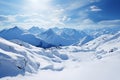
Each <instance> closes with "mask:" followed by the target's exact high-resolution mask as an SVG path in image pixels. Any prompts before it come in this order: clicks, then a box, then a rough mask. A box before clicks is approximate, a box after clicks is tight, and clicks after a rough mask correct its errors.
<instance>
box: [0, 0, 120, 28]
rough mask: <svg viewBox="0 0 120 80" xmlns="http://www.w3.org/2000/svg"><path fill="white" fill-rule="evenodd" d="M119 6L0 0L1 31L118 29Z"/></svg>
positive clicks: (97, 0) (93, 1)
mask: <svg viewBox="0 0 120 80" xmlns="http://www.w3.org/2000/svg"><path fill="white" fill-rule="evenodd" d="M119 4H120V0H0V28H8V27H14V26H16V25H17V26H20V27H22V28H30V27H32V26H39V27H43V28H50V27H71V28H79V29H84V28H100V27H110V26H119V25H120V5H119ZM106 23H107V24H106Z"/></svg>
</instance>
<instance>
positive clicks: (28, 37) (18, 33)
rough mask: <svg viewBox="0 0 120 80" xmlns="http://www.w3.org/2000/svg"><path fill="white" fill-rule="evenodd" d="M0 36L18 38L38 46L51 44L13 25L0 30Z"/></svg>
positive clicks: (45, 46) (11, 38) (8, 38)
mask: <svg viewBox="0 0 120 80" xmlns="http://www.w3.org/2000/svg"><path fill="white" fill-rule="evenodd" d="M0 37H3V38H5V39H7V40H13V39H19V40H21V41H24V42H27V43H29V44H32V45H34V46H38V47H43V48H47V47H51V46H53V45H51V44H48V43H46V42H45V41H43V40H41V39H39V38H37V37H36V36H35V35H32V34H29V33H27V31H25V30H22V29H20V28H18V27H14V28H11V29H8V30H3V31H1V32H0Z"/></svg>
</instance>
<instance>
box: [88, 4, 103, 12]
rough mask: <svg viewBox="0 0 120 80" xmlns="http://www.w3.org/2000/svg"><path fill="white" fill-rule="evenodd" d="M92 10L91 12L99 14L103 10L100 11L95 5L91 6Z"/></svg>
mask: <svg viewBox="0 0 120 80" xmlns="http://www.w3.org/2000/svg"><path fill="white" fill-rule="evenodd" d="M90 10H91V11H95V12H97V11H102V9H100V8H99V7H97V6H95V5H93V6H90Z"/></svg>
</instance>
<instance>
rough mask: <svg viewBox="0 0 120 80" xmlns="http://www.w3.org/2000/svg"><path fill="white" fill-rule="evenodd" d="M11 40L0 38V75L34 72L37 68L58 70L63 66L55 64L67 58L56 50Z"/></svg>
mask: <svg viewBox="0 0 120 80" xmlns="http://www.w3.org/2000/svg"><path fill="white" fill-rule="evenodd" d="M13 42H14V43H12V42H10V41H7V40H5V39H3V38H0V77H4V76H16V75H18V74H22V75H24V74H25V72H29V73H35V72H37V70H38V69H42V70H44V69H51V70H58V71H59V70H62V69H63V66H61V67H60V66H59V67H56V66H57V65H60V63H61V62H62V60H67V59H68V56H67V55H65V54H60V53H59V52H57V51H56V52H55V51H51V50H44V49H41V48H37V47H34V46H32V45H29V44H27V43H25V42H22V41H19V40H14V41H13Z"/></svg>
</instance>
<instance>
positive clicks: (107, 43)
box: [0, 28, 120, 80]
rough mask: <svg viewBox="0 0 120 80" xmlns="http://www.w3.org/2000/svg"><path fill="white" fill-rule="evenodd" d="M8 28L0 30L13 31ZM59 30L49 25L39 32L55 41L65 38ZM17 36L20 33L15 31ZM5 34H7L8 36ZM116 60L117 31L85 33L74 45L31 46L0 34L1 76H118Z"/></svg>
mask: <svg viewBox="0 0 120 80" xmlns="http://www.w3.org/2000/svg"><path fill="white" fill-rule="evenodd" d="M12 29H14V28H12ZM9 30H10V31H9ZM9 30H4V31H2V32H6V31H7V32H10V33H11V31H13V30H11V29H9ZM62 30H63V29H61V32H59V34H58V33H56V32H55V31H54V30H53V29H49V30H47V31H45V32H43V33H42V35H41V36H42V37H43V38H44V37H45V39H46V40H47V39H48V40H51V39H53V42H58V40H59V39H60V40H64V38H65V37H61V33H62V32H63V31H62ZM16 31H17V32H18V33H19V34H22V35H25V34H28V33H26V32H25V31H24V30H21V29H20V30H18V29H16ZM58 31H59V30H58ZM65 32H66V34H67V35H68V34H69V36H70V35H71V36H73V34H74V32H76V31H71V32H69V31H68V32H67V31H65ZM72 32H73V33H72ZM70 33H71V34H70ZM14 34H15V33H14ZM8 35H9V34H8ZM12 35H13V34H12ZM15 35H18V34H15ZM76 35H77V34H76ZM10 36H11V35H10ZM77 36H78V35H77ZM13 37H14V36H12V38H13ZM18 37H21V36H20V35H18ZM8 38H11V37H9V36H8ZM54 38H55V39H54ZM56 38H57V39H58V40H56ZM61 38H62V39H61ZM74 38H75V37H74ZM69 39H71V37H69ZM69 39H68V40H69ZM86 40H88V41H86ZM62 43H63V41H62ZM57 44H58V43H57ZM119 63H120V32H117V33H114V34H103V35H101V36H99V37H97V38H92V37H91V36H89V35H88V37H86V36H84V37H83V38H82V39H80V40H79V41H78V42H77V43H76V44H74V45H71V46H61V47H57V48H56V47H52V48H48V49H43V48H39V47H35V46H33V45H31V44H29V43H26V42H24V41H23V40H20V39H19V40H18V39H9V41H8V40H5V39H3V38H0V79H1V78H2V79H1V80H21V79H23V80H33V79H34V80H38V79H41V80H50V79H51V80H53V79H56V80H61V77H63V78H62V80H66V79H70V80H73V79H76V80H77V79H84V80H96V79H97V80H113V79H115V80H119V79H120V76H119V74H120V69H119V67H120V64H119ZM99 69H100V70H99ZM37 72H38V73H37ZM71 72H72V73H71ZM30 73H31V74H30ZM32 73H36V74H32ZM19 74H21V75H19ZM48 74H50V75H48ZM78 74H80V75H78ZM17 75H18V76H17ZM55 75H57V76H55ZM70 75H71V76H70ZM8 76H13V77H12V78H11V77H8ZM46 76H47V77H46ZM86 76H88V77H89V78H87V77H86ZM101 76H102V77H101ZM4 77H5V78H4ZM26 77H27V78H26ZM58 77H59V78H58Z"/></svg>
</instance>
